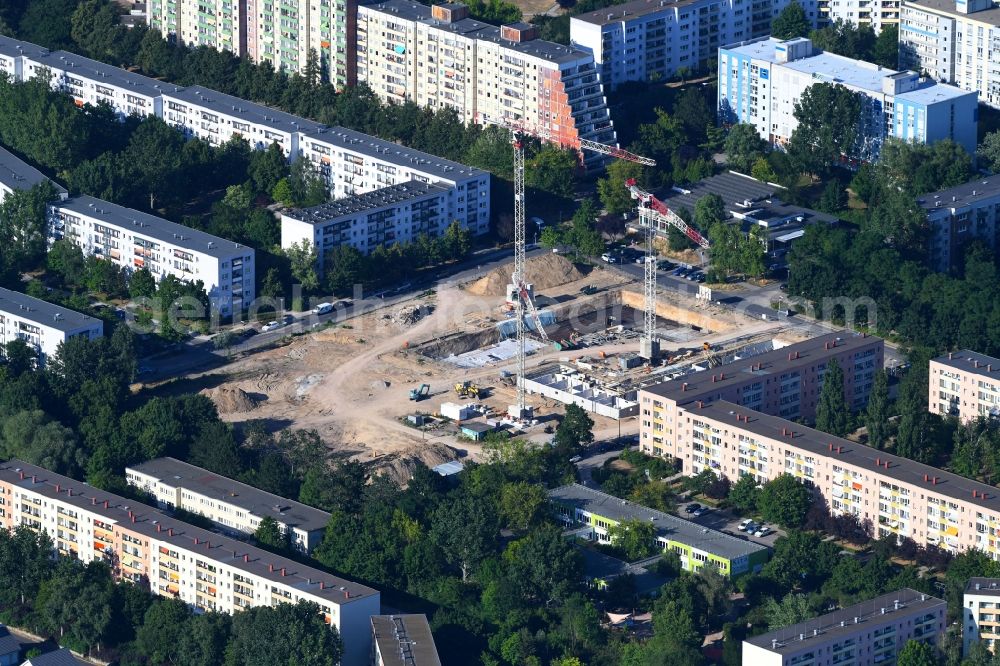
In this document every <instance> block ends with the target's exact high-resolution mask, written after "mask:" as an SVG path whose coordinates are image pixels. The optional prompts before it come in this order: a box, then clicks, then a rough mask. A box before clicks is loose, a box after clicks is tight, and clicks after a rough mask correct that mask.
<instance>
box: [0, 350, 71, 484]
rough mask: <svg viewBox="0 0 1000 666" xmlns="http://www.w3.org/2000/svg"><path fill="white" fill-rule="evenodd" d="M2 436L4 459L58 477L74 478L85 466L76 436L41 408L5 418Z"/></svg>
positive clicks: (0, 433)
mask: <svg viewBox="0 0 1000 666" xmlns="http://www.w3.org/2000/svg"><path fill="white" fill-rule="evenodd" d="M8 344H10V343H8ZM0 435H2V437H0V451H2V453H0V455H2V456H3V457H4V458H8V459H9V458H18V459H20V460H24V461H25V462H29V463H31V464H33V465H40V466H42V467H44V468H46V469H50V470H52V471H53V472H56V473H57V474H69V475H74V476H76V475H78V474H79V473H80V471H81V470H82V469H83V467H84V465H85V464H86V452H85V451H84V450H83V449H82V448H81V447H80V445H79V442H78V441H77V438H76V434H75V433H74V432H73V431H72V430H70V429H69V428H67V427H65V426H63V425H62V424H61V423H59V422H58V421H54V420H52V419H51V418H50V417H49V416H47V415H46V414H45V412H43V411H42V410H40V409H34V410H22V411H19V412H15V413H14V414H9V415H6V417H5V418H4V419H3V423H2V426H0Z"/></svg>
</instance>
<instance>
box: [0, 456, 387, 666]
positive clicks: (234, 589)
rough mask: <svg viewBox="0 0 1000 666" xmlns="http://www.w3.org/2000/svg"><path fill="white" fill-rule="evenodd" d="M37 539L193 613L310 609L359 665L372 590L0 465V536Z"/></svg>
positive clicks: (44, 475) (21, 466)
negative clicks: (3, 531)
mask: <svg viewBox="0 0 1000 666" xmlns="http://www.w3.org/2000/svg"><path fill="white" fill-rule="evenodd" d="M18 525H27V526H28V527H31V528H32V529H35V530H43V531H45V532H46V533H47V534H48V535H49V537H50V538H51V539H52V541H53V543H54V545H55V547H56V549H57V550H58V551H59V552H60V553H63V554H67V555H69V554H72V555H73V556H75V557H78V558H79V559H80V560H82V561H83V562H90V561H92V560H95V559H103V560H105V561H109V562H114V563H115V567H114V568H113V570H114V571H115V573H116V575H117V576H118V577H119V578H121V579H124V580H133V581H139V580H143V579H145V580H148V581H149V586H150V589H151V591H152V592H153V593H154V594H159V595H161V596H165V597H175V598H179V599H182V600H184V601H185V602H187V603H188V604H190V605H192V606H194V607H196V608H197V609H201V610H214V611H218V612H222V613H234V612H237V611H240V610H242V609H244V608H251V607H255V606H273V605H275V604H279V603H296V602H298V601H300V600H304V601H308V602H312V603H315V604H318V605H319V607H320V612H322V613H323V615H324V617H325V619H326V622H327V624H330V625H331V626H333V627H336V628H337V630H338V631H339V632H340V635H341V637H342V638H343V641H344V657H343V660H342V661H341V663H342V664H344V665H345V666H367V664H368V660H369V657H370V654H371V628H370V623H369V618H370V617H371V616H372V615H378V614H379V611H380V595H379V592H378V591H377V590H374V589H372V588H370V587H366V586H364V585H360V584H358V583H355V582H353V581H349V580H346V579H343V578H339V577H337V576H333V575H331V574H329V573H327V572H325V571H320V570H319V569H313V568H312V567H308V566H306V565H304V564H302V563H301V562H297V561H294V560H290V559H288V558H284V557H281V556H279V555H275V554H273V553H270V552H268V551H265V550H261V549H259V548H256V547H254V546H251V545H249V544H247V543H244V542H242V541H236V540H233V539H229V538H227V537H225V536H222V535H220V534H218V533H216V532H211V531H209V530H203V529H201V528H199V527H195V526H193V525H190V524H188V523H184V522H181V521H179V520H175V519H174V518H171V517H169V516H167V515H166V514H165V513H163V512H161V511H159V510H157V509H153V508H152V507H148V506H146V505H144V504H140V503H138V502H135V501H133V500H130V499H126V498H124V497H119V496H117V495H112V494H111V493H107V492H105V491H103V490H98V489H97V488H94V487H92V486H89V485H87V484H85V483H82V482H79V481H75V480H73V479H70V478H69V477H65V476H61V475H59V474H54V473H52V472H50V471H48V470H46V469H43V468H41V467H37V466H35V465H30V464H28V463H25V462H22V461H19V460H11V461H9V462H3V463H0V527H4V528H7V529H13V528H15V527H17V526H18Z"/></svg>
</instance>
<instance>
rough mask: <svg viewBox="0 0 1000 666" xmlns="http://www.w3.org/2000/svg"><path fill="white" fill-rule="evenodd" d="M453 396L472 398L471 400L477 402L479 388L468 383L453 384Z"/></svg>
mask: <svg viewBox="0 0 1000 666" xmlns="http://www.w3.org/2000/svg"><path fill="white" fill-rule="evenodd" d="M455 394H456V395H457V396H458V397H459V398H472V399H473V400H479V387H478V386H476V385H475V384H473V383H472V382H470V381H464V382H460V383H458V384H455Z"/></svg>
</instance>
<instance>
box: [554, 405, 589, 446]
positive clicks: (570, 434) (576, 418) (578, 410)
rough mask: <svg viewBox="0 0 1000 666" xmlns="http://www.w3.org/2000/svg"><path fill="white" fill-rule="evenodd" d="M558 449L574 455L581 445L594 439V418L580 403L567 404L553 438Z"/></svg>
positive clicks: (585, 444)
mask: <svg viewBox="0 0 1000 666" xmlns="http://www.w3.org/2000/svg"><path fill="white" fill-rule="evenodd" d="M552 441H553V444H554V445H555V447H556V450H558V451H560V452H565V453H570V455H574V454H575V453H576V452H578V451H579V449H580V447H582V446H587V445H588V444H590V443H591V442H593V441H594V420H593V419H592V418H590V415H589V414H587V411H586V410H585V409H583V407H580V406H579V405H566V414H565V416H563V420H562V421H560V422H559V425H558V426H556V434H555V437H554V438H553V440H552Z"/></svg>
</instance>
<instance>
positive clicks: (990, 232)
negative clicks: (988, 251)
mask: <svg viewBox="0 0 1000 666" xmlns="http://www.w3.org/2000/svg"><path fill="white" fill-rule="evenodd" d="M917 203H919V204H920V206H921V208H923V209H924V212H925V213H926V214H927V222H928V227H929V232H930V233H929V239H928V248H927V250H928V251H927V254H928V257H927V260H928V264H929V265H930V267H931V268H933V269H934V270H936V271H941V272H945V271H949V270H952V269H956V268H961V264H962V259H963V254H962V249H963V248H964V247H965V245H967V244H968V243H969V242H970V241H973V240H977V241H980V242H982V243H984V244H986V245H988V246H989V247H991V248H995V247H996V241H997V230H998V229H1000V179H998V178H996V177H990V178H985V179H984V178H978V179H976V180H973V181H970V182H968V183H963V184H962V185H956V186H955V187H951V188H948V189H947V190H940V191H938V192H933V193H931V194H925V195H924V196H922V197H920V198H919V199H918V200H917Z"/></svg>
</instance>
